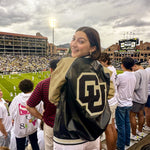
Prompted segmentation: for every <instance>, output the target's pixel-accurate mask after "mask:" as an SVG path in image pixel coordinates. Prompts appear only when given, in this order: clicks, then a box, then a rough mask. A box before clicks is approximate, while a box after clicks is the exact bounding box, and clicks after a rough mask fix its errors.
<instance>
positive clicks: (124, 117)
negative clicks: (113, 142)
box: [115, 107, 131, 150]
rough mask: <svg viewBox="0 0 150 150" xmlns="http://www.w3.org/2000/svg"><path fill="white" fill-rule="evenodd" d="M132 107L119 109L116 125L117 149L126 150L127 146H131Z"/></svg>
mask: <svg viewBox="0 0 150 150" xmlns="http://www.w3.org/2000/svg"><path fill="white" fill-rule="evenodd" d="M130 109H131V107H117V109H116V114H115V116H116V124H117V129H118V138H117V148H118V149H119V150H124V149H125V145H127V146H129V145H130V117H129V113H130Z"/></svg>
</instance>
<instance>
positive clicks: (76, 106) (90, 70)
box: [49, 57, 114, 145]
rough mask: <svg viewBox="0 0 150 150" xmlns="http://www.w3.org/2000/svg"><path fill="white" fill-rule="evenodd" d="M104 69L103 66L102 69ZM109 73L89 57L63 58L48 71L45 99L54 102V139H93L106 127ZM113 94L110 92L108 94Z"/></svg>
mask: <svg viewBox="0 0 150 150" xmlns="http://www.w3.org/2000/svg"><path fill="white" fill-rule="evenodd" d="M105 69H106V68H105ZM109 86H110V78H109V73H107V74H105V73H104V68H103V67H102V65H101V64H99V63H98V62H97V61H96V60H92V59H91V58H85V57H83V58H63V59H61V61H60V62H59V63H58V65H57V68H56V69H55V71H54V72H53V73H52V74H51V83H50V89H49V100H50V102H52V103H54V104H55V105H57V104H58V106H57V110H56V118H55V122H54V141H55V142H57V143H59V144H63V145H64V144H80V143H83V142H87V141H93V140H96V139H97V138H98V137H99V136H100V135H101V134H102V133H103V131H104V130H105V129H106V126H107V124H108V122H109V119H110V109H109V106H108V103H107V101H106V99H107V95H108V92H109ZM112 96H114V93H112Z"/></svg>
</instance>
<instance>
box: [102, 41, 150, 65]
mask: <svg viewBox="0 0 150 150" xmlns="http://www.w3.org/2000/svg"><path fill="white" fill-rule="evenodd" d="M104 52H106V53H108V54H109V56H110V58H111V59H112V62H113V65H114V66H115V67H116V68H119V66H120V61H121V59H122V58H123V57H125V56H129V57H132V58H133V59H137V60H138V61H139V62H141V64H142V65H143V66H144V67H146V66H147V65H148V63H147V61H148V59H149V57H150V43H149V42H143V41H142V40H141V41H140V42H139V38H131V39H121V40H119V41H118V43H116V44H113V45H111V46H110V47H108V48H107V49H105V50H104Z"/></svg>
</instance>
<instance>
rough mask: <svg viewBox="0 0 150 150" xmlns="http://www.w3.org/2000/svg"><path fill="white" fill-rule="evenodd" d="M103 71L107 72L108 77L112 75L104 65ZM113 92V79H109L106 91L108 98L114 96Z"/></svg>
mask: <svg viewBox="0 0 150 150" xmlns="http://www.w3.org/2000/svg"><path fill="white" fill-rule="evenodd" d="M104 72H105V73H109V75H110V77H111V76H112V71H111V70H109V69H108V68H106V67H104ZM114 93H115V87H114V84H113V81H112V80H110V87H109V92H108V99H111V98H113V97H114Z"/></svg>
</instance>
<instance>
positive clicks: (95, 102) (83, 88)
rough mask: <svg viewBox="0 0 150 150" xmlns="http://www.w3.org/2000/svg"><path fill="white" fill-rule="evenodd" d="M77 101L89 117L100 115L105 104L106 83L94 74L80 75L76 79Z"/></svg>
mask: <svg viewBox="0 0 150 150" xmlns="http://www.w3.org/2000/svg"><path fill="white" fill-rule="evenodd" d="M77 101H78V103H79V104H80V105H81V106H84V107H85V109H86V111H87V112H88V113H89V115H90V116H95V115H100V114H101V113H102V112H103V110H104V106H105V103H106V83H105V82H103V83H99V79H98V77H97V74H96V73H90V72H89V73H82V74H81V75H80V76H79V77H78V79H77Z"/></svg>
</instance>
